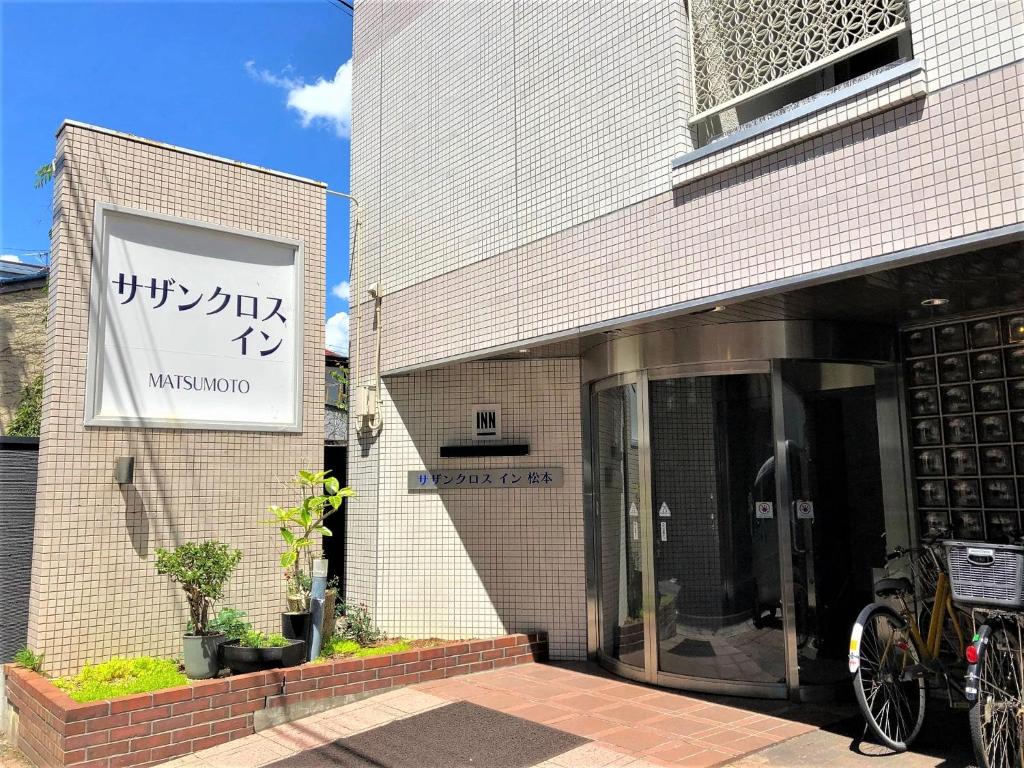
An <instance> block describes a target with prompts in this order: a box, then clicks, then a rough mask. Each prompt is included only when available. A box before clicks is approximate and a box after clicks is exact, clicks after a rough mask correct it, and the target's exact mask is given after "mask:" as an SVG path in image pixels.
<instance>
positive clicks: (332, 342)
mask: <svg viewBox="0 0 1024 768" xmlns="http://www.w3.org/2000/svg"><path fill="white" fill-rule="evenodd" d="M324 331H325V333H326V336H327V341H326V344H325V346H326V347H327V348H328V349H330V350H333V351H335V352H337V353H338V354H340V355H347V354H348V312H338V313H337V314H334V315H331V316H330V317H329V318H327V323H326V325H325V326H324Z"/></svg>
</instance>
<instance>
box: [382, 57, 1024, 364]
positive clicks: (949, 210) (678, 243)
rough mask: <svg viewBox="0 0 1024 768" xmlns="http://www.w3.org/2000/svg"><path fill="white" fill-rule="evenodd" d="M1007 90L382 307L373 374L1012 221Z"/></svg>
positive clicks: (1011, 81) (664, 201) (834, 143)
mask: <svg viewBox="0 0 1024 768" xmlns="http://www.w3.org/2000/svg"><path fill="white" fill-rule="evenodd" d="M1022 80H1024V64H1021V63H1016V64H1011V65H1008V66H1006V67H1003V68H1001V69H996V70H992V71H990V72H987V73H986V74H984V75H981V76H979V77H976V78H973V79H971V80H964V81H961V82H958V83H955V84H954V85H951V86H949V87H947V88H945V89H943V90H941V91H938V92H936V93H931V94H929V96H928V97H927V98H926V99H919V100H917V101H914V102H912V103H909V104H904V105H901V106H899V107H897V108H895V109H891V110H889V111H886V112H883V113H880V114H877V115H874V116H872V117H870V118H868V119H866V120H862V121H860V122H856V123H853V124H850V125H847V126H845V127H843V128H840V129H838V130H834V131H832V132H830V133H826V134H824V135H822V136H818V137H816V138H813V139H810V140H807V141H804V142H802V143H799V144H796V145H793V146H790V147H787V148H785V149H782V150H780V151H777V152H773V153H770V154H768V155H765V156H763V157H760V158H757V159H754V160H750V161H747V162H744V163H741V164H739V165H736V166H733V167H731V168H728V169H725V170H722V171H720V172H719V173H717V174H714V175H711V176H707V177H704V178H701V179H698V180H697V181H694V182H692V183H690V184H687V185H683V186H680V187H677V188H676V189H674V190H669V189H666V190H665V191H664V192H662V193H661V194H659V195H657V196H655V197H651V198H649V199H647V200H645V201H643V202H641V203H638V204H636V205H632V206H629V207H627V208H622V209H619V210H616V211H614V212H613V213H610V214H608V215H605V216H601V217H599V218H596V219H592V220H590V221H587V222H585V223H583V224H580V225H578V226H575V227H571V228H569V229H566V230H563V231H561V232H558V233H556V234H553V235H550V236H549V237H546V238H544V239H542V240H538V241H535V242H533V243H530V244H529V245H527V246H524V247H523V248H520V249H518V250H517V251H516V252H515V253H514V254H502V255H500V256H497V257H495V258H492V259H488V260H486V261H482V262H478V263H475V264H472V265H470V266H467V267H464V268H462V269H460V270H458V271H455V272H451V273H448V274H444V275H441V276H439V277H436V278H433V279H431V280H428V281H424V282H421V283H419V284H417V285H415V286H412V287H410V288H408V289H405V290H402V291H399V292H397V293H392V294H390V295H386V296H385V298H384V304H383V312H384V317H385V322H384V337H383V359H384V362H383V365H382V367H383V369H384V370H385V371H388V370H391V369H395V368H400V367H404V366H409V365H415V364H420V363H425V362H429V361H437V360H442V359H444V358H446V357H450V356H453V355H458V354H464V353H468V352H474V351H480V350H483V349H486V348H488V347H489V346H497V345H500V344H512V343H515V342H525V341H528V340H530V339H532V338H536V337H539V336H542V335H544V334H549V333H553V332H559V331H570V330H572V329H574V328H577V327H579V326H583V325H586V324H588V323H596V322H602V321H608V320H613V319H615V318H619V317H622V318H625V317H628V316H629V315H631V314H634V313H637V312H642V311H648V310H654V309H658V308H661V307H665V306H669V305H671V304H674V303H677V302H682V301H687V300H692V299H698V298H701V297H705V296H710V295H713V294H716V293H720V292H725V291H731V290H735V289H739V288H743V287H747V286H752V285H756V284H759V283H764V282H768V281H771V280H776V279H779V278H783V277H790V276H794V275H798V274H803V273H806V272H811V271H814V270H819V269H823V268H827V267H832V266H836V265H839V264H847V263H850V262H854V261H857V260H859V259H866V258H871V257H876V256H881V255H884V254H889V253H895V252H898V251H900V250H903V249H906V248H911V247H915V246H921V245H926V244H930V243H937V242H941V241H943V240H948V239H950V238H953V237H958V236H961V235H965V234H970V233H978V232H984V231H985V230H988V229H994V228H997V227H1003V226H1007V225H1014V224H1019V223H1021V222H1024V203H1022V201H1024V170H1022V169H1024V122H1022V112H1021V106H1020V105H1021V102H1022V98H1024V88H1022ZM409 258H414V254H413V252H410V253H409ZM510 265H514V267H513V266H510ZM383 282H384V283H385V284H386V282H387V278H386V275H385V276H384V278H383Z"/></svg>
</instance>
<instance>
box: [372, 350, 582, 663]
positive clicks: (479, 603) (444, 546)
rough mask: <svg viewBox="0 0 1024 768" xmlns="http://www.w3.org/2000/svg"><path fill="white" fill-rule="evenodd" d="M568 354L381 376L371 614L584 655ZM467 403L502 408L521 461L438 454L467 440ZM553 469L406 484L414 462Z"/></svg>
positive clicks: (575, 379) (576, 432) (403, 625)
mask: <svg viewBox="0 0 1024 768" xmlns="http://www.w3.org/2000/svg"><path fill="white" fill-rule="evenodd" d="M579 387H580V380H579V363H578V361H576V360H544V361H529V362H526V361H524V362H518V361H513V362H495V363H470V364H466V365H460V366H452V367H449V368H444V369H439V370H436V371H428V372H424V373H420V374H416V375H414V376H407V377H396V378H393V379H389V380H388V381H387V388H386V396H385V403H384V428H383V432H382V433H381V435H380V438H379V457H380V458H379V463H380V477H379V483H380V487H379V493H380V507H379V517H378V533H377V537H378V541H377V548H376V552H377V556H376V573H377V593H376V599H375V603H376V617H377V620H378V622H379V623H380V625H381V626H382V627H383V628H385V629H386V630H388V631H389V632H391V633H393V634H396V635H404V636H411V637H424V636H439V637H472V636H486V635H495V634H502V633H505V632H513V631H515V632H518V631H527V630H544V631H546V632H548V635H549V641H550V649H551V654H552V656H554V657H556V658H582V657H583V656H584V655H585V653H586V621H585V603H584V597H585V589H584V562H583V498H582V466H583V465H582V458H581V437H580V418H579V407H580V403H579V393H580V389H579ZM474 403H499V404H500V405H501V408H502V429H503V433H504V437H505V438H506V439H516V440H520V439H521V440H524V441H526V442H528V443H529V444H530V454H529V456H525V457H490V458H482V459H481V458H474V459H441V458H439V448H440V446H441V445H443V444H446V443H449V442H459V441H462V442H465V441H467V440H469V438H470V434H469V413H470V406H471V405H473V404H474ZM531 466H536V467H560V468H562V469H563V470H564V473H565V475H564V485H563V487H561V488H557V489H553V488H548V489H501V488H495V489H484V490H452V491H445V490H442V491H409V490H408V489H407V474H406V473H407V472H408V471H413V470H422V469H449V468H450V469H457V468H464V469H465V468H502V467H506V468H507V467H531Z"/></svg>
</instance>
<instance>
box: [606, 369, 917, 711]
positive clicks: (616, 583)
mask: <svg viewBox="0 0 1024 768" xmlns="http://www.w3.org/2000/svg"><path fill="white" fill-rule="evenodd" d="M665 370H666V369H662V371H658V372H652V373H650V374H649V373H647V372H645V371H641V372H639V373H637V374H635V375H632V374H631V375H629V376H623V377H621V378H618V379H614V380H610V381H607V382H603V383H602V384H600V385H598V386H596V387H595V391H594V393H593V395H592V401H591V417H592V423H591V430H592V432H591V434H592V436H593V441H594V456H593V463H592V475H591V483H592V486H591V487H592V488H593V491H594V496H595V504H594V510H595V512H596V533H597V537H596V541H597V547H596V552H595V554H596V558H595V560H596V563H597V567H598V571H597V572H596V581H597V587H598V589H597V592H598V595H597V598H598V622H599V626H600V631H599V648H600V652H601V655H602V656H603V658H605V659H606V660H609V661H611V662H613V663H614V665H616V671H618V672H620V673H621V674H624V675H626V676H629V677H634V678H638V679H642V680H646V681H648V682H651V683H658V684H663V685H671V686H675V687H683V688H690V689H694V690H704V691H713V692H721V693H735V694H740V695H756V696H770V697H779V698H784V697H786V696H795V695H798V688H799V687H800V686H801V685H810V686H814V685H832V684H835V683H840V684H842V685H845V684H846V682H847V679H848V672H847V671H846V665H845V654H846V643H847V641H848V638H849V630H850V626H851V624H852V622H853V619H854V618H855V616H856V614H857V611H858V610H859V609H860V607H862V606H863V605H865V604H867V603H868V602H870V601H871V599H872V588H871V587H872V583H873V582H872V577H873V572H872V569H873V568H877V567H880V566H881V565H883V564H884V562H885V560H884V543H885V538H884V536H885V535H886V533H887V520H888V519H889V518H888V516H887V515H886V513H885V510H884V504H883V492H884V487H883V484H882V482H881V461H880V458H879V457H880V453H879V451H880V448H879V446H880V441H879V431H878V430H879V427H878V424H879V423H880V422H879V421H878V413H879V412H878V411H877V410H876V397H877V396H876V391H875V373H874V369H872V368H871V367H870V366H865V365H854V364H845V363H821V362H809V361H806V362H805V361H776V362H774V363H773V364H771V365H769V364H768V363H767V362H764V363H756V362H752V363H749V364H747V363H744V364H743V367H740V366H739V365H737V366H736V367H735V368H733V370H734V371H735V372H731V373H725V372H721V373H715V374H714V375H707V373H706V370H707V369H696V370H694V369H692V368H690V369H684V368H679V369H674V370H673V371H672V373H673V374H674V375H671V376H670V375H667V374H666V373H664V371H665ZM679 371H682V372H683V373H684V374H686V375H680V374H679V373H678V372H679ZM690 371H693V374H692V375H690V374H689V372H690ZM892 517H893V523H894V525H895V524H896V523H897V522H898V520H897V517H898V516H896V515H893V516H892ZM799 695H802V694H799Z"/></svg>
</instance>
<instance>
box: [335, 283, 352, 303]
mask: <svg viewBox="0 0 1024 768" xmlns="http://www.w3.org/2000/svg"><path fill="white" fill-rule="evenodd" d="M349 293H350V290H349V285H348V280H342V281H341V282H340V283H338V284H337V285H336V286H334V287H333V288H331V295H333V296H337V297H338V298H339V299H341V300H342V301H348V297H349Z"/></svg>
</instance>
